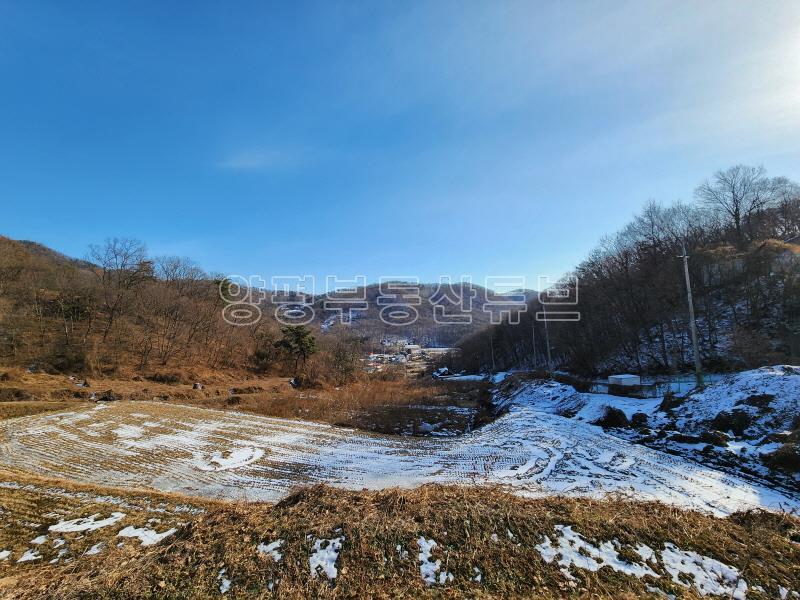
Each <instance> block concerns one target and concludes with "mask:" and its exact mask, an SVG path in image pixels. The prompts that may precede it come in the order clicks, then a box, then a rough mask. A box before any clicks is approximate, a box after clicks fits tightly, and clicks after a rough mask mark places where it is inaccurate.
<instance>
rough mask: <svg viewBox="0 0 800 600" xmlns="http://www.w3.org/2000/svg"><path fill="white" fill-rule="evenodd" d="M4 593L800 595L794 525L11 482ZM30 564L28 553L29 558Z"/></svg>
mask: <svg viewBox="0 0 800 600" xmlns="http://www.w3.org/2000/svg"><path fill="white" fill-rule="evenodd" d="M0 480H2V484H0V503H2V505H3V507H4V513H3V517H2V518H3V522H4V524H5V527H3V528H2V529H0V557H2V558H0V596H2V597H8V598H25V599H40V598H59V599H72V598H120V599H128V598H142V597H153V598H171V599H175V598H211V597H217V598H218V597H224V598H266V597H279V598H309V597H324V598H352V597H361V598H421V597H422V598H439V597H443V596H447V597H480V598H517V597H519V598H530V597H536V598H546V599H548V598H564V597H567V596H581V597H583V596H586V597H592V598H609V599H610V598H613V599H615V600H617V599H620V598H631V599H633V598H663V597H664V595H665V594H671V595H673V596H675V597H681V598H690V599H697V598H701V597H705V598H708V597H721V598H731V597H732V598H737V599H742V598H744V597H745V595H746V596H747V598H750V599H752V600H760V599H767V598H786V597H790V598H793V597H796V596H795V594H796V592H795V590H798V589H800V575H798V571H797V568H796V567H797V565H798V564H800V548H799V547H798V545H797V543H796V542H795V541H793V540H796V539H797V535H798V533H799V532H800V529H798V528H799V527H800V522H798V521H797V520H796V519H794V518H792V517H787V516H781V517H778V516H777V515H772V514H769V513H761V512H752V513H739V514H736V515H733V516H731V517H728V518H724V519H719V518H714V517H710V516H708V515H705V514H702V513H697V512H687V511H679V510H675V509H674V508H672V507H668V506H665V505H662V504H658V503H644V502H625V501H620V500H611V501H606V502H598V501H593V500H575V499H569V498H548V499H538V500H530V499H524V498H519V497H516V496H513V495H509V494H507V493H504V492H503V491H502V490H499V489H496V488H470V487H442V486H426V487H423V488H420V489H417V490H387V491H383V492H364V491H362V492H346V491H342V490H333V489H330V488H326V487H322V486H319V487H315V488H311V489H307V490H303V491H300V492H297V493H295V494H293V495H291V496H290V497H288V498H287V499H286V500H285V501H284V502H282V503H280V504H278V505H265V504H241V503H230V504H229V503H222V502H209V501H198V500H194V499H191V498H181V497H177V496H164V495H160V494H156V493H146V492H137V493H129V492H124V491H121V490H118V489H108V488H97V487H87V486H75V485H73V484H69V483H65V482H61V481H58V480H47V479H39V478H33V477H30V476H27V475H24V474H21V473H8V472H3V473H0ZM23 558H24V560H23Z"/></svg>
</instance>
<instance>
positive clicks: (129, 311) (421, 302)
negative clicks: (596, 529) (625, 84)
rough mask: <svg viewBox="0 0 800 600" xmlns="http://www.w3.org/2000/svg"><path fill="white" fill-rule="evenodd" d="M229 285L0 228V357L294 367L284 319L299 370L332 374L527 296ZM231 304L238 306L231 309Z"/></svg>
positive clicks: (32, 362) (145, 259) (407, 286)
mask: <svg viewBox="0 0 800 600" xmlns="http://www.w3.org/2000/svg"><path fill="white" fill-rule="evenodd" d="M234 283H235V282H233V281H231V280H228V279H227V278H226V277H225V276H223V275H214V274H208V273H205V272H203V271H202V270H201V269H200V268H199V267H198V266H197V265H195V264H194V263H192V261H191V260H190V259H187V258H179V257H168V256H162V257H151V256H150V255H148V253H147V249H146V247H145V245H144V244H143V243H141V242H139V241H137V240H132V239H109V240H107V241H106V242H105V243H103V244H101V245H97V246H92V247H90V249H89V252H88V255H87V258H86V260H78V259H73V258H69V257H66V256H64V255H62V254H60V253H58V252H56V251H54V250H51V249H49V248H46V247H45V246H42V245H41V244H37V243H35V242H29V241H16V240H11V239H8V238H4V237H0V361H2V362H3V363H4V364H9V365H16V366H23V367H34V368H37V369H42V370H45V371H51V372H69V373H87V374H89V373H91V374H110V373H114V372H118V371H120V370H122V371H125V372H127V373H128V374H131V373H133V372H145V373H147V372H151V371H170V370H173V371H174V370H176V369H178V368H180V369H183V370H193V371H194V372H201V371H202V370H203V369H213V370H219V369H233V370H249V371H255V372H259V373H265V372H276V373H283V374H292V375H293V374H295V373H296V367H297V365H296V363H297V360H296V357H295V356H294V354H293V353H292V349H291V347H292V345H293V342H292V341H291V339H290V338H291V335H292V334H289V337H288V338H287V337H286V335H285V333H284V332H283V331H282V330H281V327H282V326H283V325H286V324H290V325H297V326H304V327H305V330H306V331H307V332H308V333H309V335H311V336H313V337H314V338H315V340H311V341H309V342H308V343H313V348H312V349H311V351H310V352H307V353H302V363H303V364H302V366H303V367H304V369H303V370H304V371H306V372H307V375H311V376H315V375H314V374H317V375H320V376H323V375H324V373H328V374H330V375H331V377H332V379H334V380H337V381H339V380H342V379H348V378H350V377H351V375H352V374H353V373H354V372H355V371H356V369H357V365H358V360H359V359H360V358H362V357H363V355H364V354H365V353H366V352H368V351H369V350H378V351H380V349H381V347H382V346H381V343H382V341H383V340H385V339H390V340H403V339H404V340H406V341H408V342H413V343H419V344H424V345H426V346H434V345H452V344H454V343H455V342H456V341H457V340H458V339H460V338H462V337H464V336H465V335H467V334H468V333H469V332H470V331H474V330H476V329H478V328H482V327H484V326H486V325H487V324H488V323H489V322H490V318H491V316H492V311H495V313H497V311H498V310H500V309H502V310H510V309H513V308H515V307H521V306H523V305H524V304H523V302H524V298H525V297H526V296H525V292H520V294H519V295H517V296H515V297H514V298H511V297H508V296H500V295H498V294H496V293H494V292H491V291H489V290H487V289H485V288H483V287H481V286H477V285H473V284H468V283H453V284H452V285H442V286H440V285H435V284H433V285H432V284H419V283H402V282H395V283H394V284H391V285H387V286H384V287H380V286H378V285H369V286H366V287H360V288H357V289H356V290H355V292H352V293H351V292H346V291H341V292H335V293H331V294H320V295H316V296H314V295H310V296H306V297H304V296H302V295H301V294H291V293H286V292H284V291H278V292H268V291H265V290H259V291H258V292H257V293H256V292H255V291H253V293H252V294H250V295H249V296H248V290H247V289H246V288H244V287H238V286H236V285H234ZM241 301H244V302H245V303H247V304H249V303H254V304H255V308H253V307H252V306H245V305H244V304H241V303H240V302H241ZM490 302H499V304H500V306H499V308H498V307H497V306H494V305H492V306H487V303H490ZM242 306H245V309H247V308H249V310H242V312H237V310H238V309H239V308H241V307H242ZM231 308H233V309H236V310H229V309H231ZM440 309H441V311H442V312H441V314H439V313H438V311H439V310H440ZM454 314H455V315H456V317H455V320H454V319H452V316H453V315H454ZM392 315H393V317H392ZM398 315H399V316H398ZM437 315H438V316H437ZM342 317H344V318H342ZM448 319H449V320H448ZM464 319H466V320H464ZM331 372H333V373H331Z"/></svg>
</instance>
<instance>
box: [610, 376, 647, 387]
mask: <svg viewBox="0 0 800 600" xmlns="http://www.w3.org/2000/svg"><path fill="white" fill-rule="evenodd" d="M608 385H642V378H641V377H639V376H638V375H628V374H625V375H609V376H608Z"/></svg>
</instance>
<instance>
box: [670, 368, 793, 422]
mask: <svg viewBox="0 0 800 600" xmlns="http://www.w3.org/2000/svg"><path fill="white" fill-rule="evenodd" d="M723 411H724V412H729V413H733V412H734V411H741V412H744V413H746V414H747V415H748V416H749V417H750V420H751V422H752V425H750V426H749V427H747V428H746V429H745V435H746V437H751V438H752V437H757V436H760V435H762V436H763V435H766V434H767V433H770V432H773V431H783V430H787V429H790V428H792V424H793V421H794V419H796V418H797V417H798V415H800V367H793V366H789V365H780V366H775V367H762V368H761V369H755V370H753V371H744V372H742V373H737V374H735V375H731V376H729V377H727V378H726V379H724V380H723V381H721V382H719V383H716V384H714V385H712V386H709V387H707V388H706V389H705V390H703V391H701V392H696V393H693V394H690V395H689V396H688V397H687V399H686V401H685V402H683V403H682V404H681V405H680V406H678V407H676V408H675V409H673V413H674V414H675V415H676V416H677V421H676V424H677V426H678V427H679V428H681V429H686V430H687V431H691V432H697V431H699V430H701V429H702V428H704V427H707V425H708V424H709V423H710V422H711V421H713V420H714V418H715V417H716V416H717V415H718V414H719V413H721V412H723ZM795 427H796V425H795Z"/></svg>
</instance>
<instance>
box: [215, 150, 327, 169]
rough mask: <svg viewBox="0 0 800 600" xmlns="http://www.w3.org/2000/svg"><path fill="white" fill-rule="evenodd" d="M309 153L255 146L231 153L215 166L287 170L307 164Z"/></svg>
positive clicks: (221, 167) (222, 167)
mask: <svg viewBox="0 0 800 600" xmlns="http://www.w3.org/2000/svg"><path fill="white" fill-rule="evenodd" d="M309 162H311V161H310V153H309V152H307V151H303V150H300V149H298V148H288V147H287V148H278V147H263V146H262V147H257V148H248V149H246V150H242V151H238V152H234V153H231V154H230V155H229V156H228V157H226V158H224V159H222V160H220V161H219V162H218V163H217V167H218V168H220V169H226V170H231V171H264V172H273V171H288V170H293V169H297V168H299V167H303V166H307V165H308V164H309Z"/></svg>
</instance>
